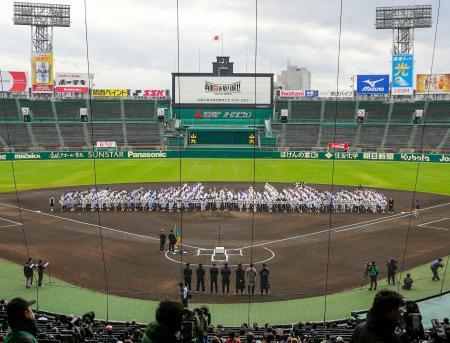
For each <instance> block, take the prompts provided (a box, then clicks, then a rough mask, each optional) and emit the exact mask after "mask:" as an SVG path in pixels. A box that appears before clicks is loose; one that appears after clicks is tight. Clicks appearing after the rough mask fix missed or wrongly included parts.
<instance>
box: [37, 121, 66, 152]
mask: <svg viewBox="0 0 450 343" xmlns="http://www.w3.org/2000/svg"><path fill="white" fill-rule="evenodd" d="M32 130H33V135H34V138H35V140H36V144H37V145H38V146H42V147H44V146H53V147H56V146H59V145H60V141H59V137H58V132H57V130H56V125H55V124H54V123H50V124H47V123H45V124H44V123H34V124H33V125H32Z"/></svg>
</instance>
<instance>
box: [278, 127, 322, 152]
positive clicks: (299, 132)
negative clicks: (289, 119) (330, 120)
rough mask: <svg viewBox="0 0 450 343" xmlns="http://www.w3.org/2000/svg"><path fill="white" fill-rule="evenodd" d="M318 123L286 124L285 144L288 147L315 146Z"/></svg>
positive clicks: (303, 147)
mask: <svg viewBox="0 0 450 343" xmlns="http://www.w3.org/2000/svg"><path fill="white" fill-rule="evenodd" d="M319 128H320V126H319V125H301V124H288V125H286V137H285V145H286V146H288V147H295V148H302V149H308V148H311V147H315V146H317V137H318V135H319Z"/></svg>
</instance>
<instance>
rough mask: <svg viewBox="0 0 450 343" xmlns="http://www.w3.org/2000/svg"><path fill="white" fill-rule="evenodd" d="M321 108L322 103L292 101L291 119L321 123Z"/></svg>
mask: <svg viewBox="0 0 450 343" xmlns="http://www.w3.org/2000/svg"><path fill="white" fill-rule="evenodd" d="M286 108H287V105H286ZM321 108H322V102H321V101H292V102H291V113H290V119H292V120H308V121H319V120H320V111H321Z"/></svg>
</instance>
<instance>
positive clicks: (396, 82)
mask: <svg viewBox="0 0 450 343" xmlns="http://www.w3.org/2000/svg"><path fill="white" fill-rule="evenodd" d="M413 76H414V66H413V55H393V56H392V94H393V95H413Z"/></svg>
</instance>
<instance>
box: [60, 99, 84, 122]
mask: <svg viewBox="0 0 450 343" xmlns="http://www.w3.org/2000/svg"><path fill="white" fill-rule="evenodd" d="M55 107H56V113H57V114H58V120H59V121H80V108H86V107H87V106H86V101H85V100H62V101H56V102H55Z"/></svg>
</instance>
